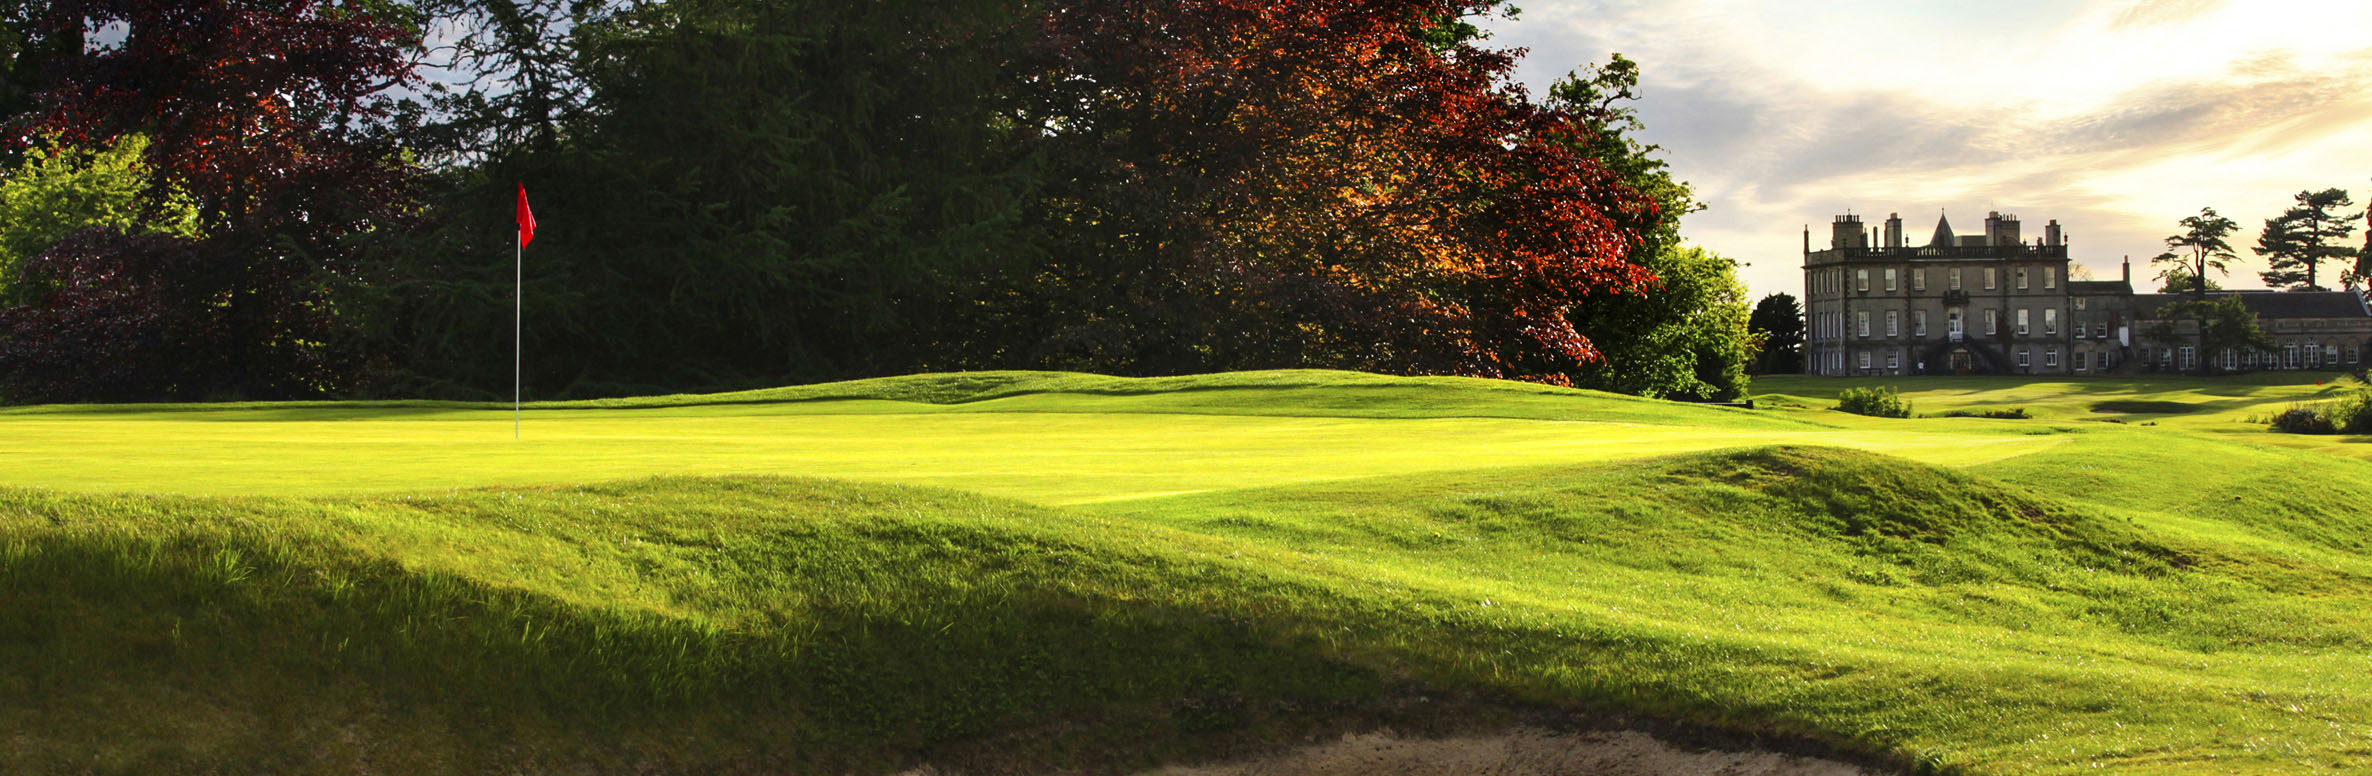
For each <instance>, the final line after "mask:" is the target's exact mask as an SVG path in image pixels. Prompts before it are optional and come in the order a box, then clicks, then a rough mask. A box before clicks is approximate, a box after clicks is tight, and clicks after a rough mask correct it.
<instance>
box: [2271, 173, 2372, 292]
mask: <svg viewBox="0 0 2372 776" xmlns="http://www.w3.org/2000/svg"><path fill="white" fill-rule="evenodd" d="M2297 200H2298V204H2297V205H2296V206H2294V207H2291V208H2290V209H2289V210H2287V211H2284V212H2283V213H2282V214H2281V215H2279V216H2276V217H2274V218H2268V219H2265V231H2264V232H2263V233H2262V234H2261V235H2260V236H2258V238H2257V247H2256V253H2257V255H2259V256H2263V257H2265V260H2266V261H2265V266H2266V269H2265V271H2264V272H2261V273H2258V277H2261V278H2263V279H2264V281H2265V284H2266V285H2268V286H2272V287H2275V288H2284V287H2287V288H2290V289H2293V290H2299V291H2324V290H2328V289H2325V288H2323V287H2322V286H2321V284H2319V283H2318V282H2316V281H2317V279H2318V278H2317V270H2319V269H2320V268H2321V267H2322V265H2323V262H2326V261H2329V262H2332V263H2336V264H2339V265H2340V266H2341V268H2342V270H2343V271H2347V270H2352V269H2353V268H2352V267H2348V266H2347V264H2346V262H2347V261H2348V260H2349V259H2351V258H2354V257H2355V256H2357V251H2355V250H2354V249H2352V248H2349V247H2347V246H2346V245H2344V244H2343V243H2344V242H2345V241H2346V240H2347V238H2348V237H2350V236H2353V235H2354V234H2355V220H2356V219H2357V218H2360V217H2362V216H2363V214H2362V213H2348V212H2345V211H2346V209H2347V208H2348V206H2350V205H2353V204H2355V203H2354V202H2353V201H2352V200H2350V199H2349V198H2348V196H2347V191H2346V190H2344V189H2324V190H2322V191H2301V192H2298V196H2297Z"/></svg>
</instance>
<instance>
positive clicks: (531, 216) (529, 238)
mask: <svg viewBox="0 0 2372 776" xmlns="http://www.w3.org/2000/svg"><path fill="white" fill-rule="evenodd" d="M531 242H535V211H533V210H529V209H527V184H524V183H521V184H519V247H521V248H525V247H527V244H528V243H531Z"/></svg>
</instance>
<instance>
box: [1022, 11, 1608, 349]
mask: <svg viewBox="0 0 2372 776" xmlns="http://www.w3.org/2000/svg"><path fill="white" fill-rule="evenodd" d="M1494 5H1496V2H1495V0H1295V1H1293V2H1275V1H1274V0H1083V1H1082V2H1072V3H1062V4H1058V5H1057V6H1056V7H1054V8H1053V9H1052V10H1049V11H1048V12H1046V14H1045V16H1044V18H1043V20H1042V25H1043V26H1042V29H1041V32H1040V35H1039V36H1038V38H1037V42H1036V44H1035V45H1034V47H1033V49H1032V50H1031V51H1030V52H1029V55H1028V57H1027V58H1026V59H1024V60H1023V62H1022V69H1023V73H1022V80H1021V84H1022V86H1021V99H1020V101H1019V103H1018V104H1017V105H1016V107H1015V109H1014V118H1015V120H1014V124H1015V126H1017V127H1019V128H1021V129H1020V131H1019V133H1018V139H1019V141H1020V142H1021V143H1022V144H1023V145H1024V146H1026V147H1028V148H1029V149H1030V150H1032V151H1034V152H1035V153H1038V154H1041V155H1042V156H1043V159H1044V160H1045V162H1046V163H1047V164H1048V165H1049V166H1050V169H1051V170H1053V174H1052V175H1050V176H1049V177H1050V179H1051V183H1050V189H1049V190H1048V191H1047V193H1046V199H1045V203H1046V205H1045V207H1044V209H1043V212H1042V222H1041V227H1042V228H1043V229H1044V230H1045V234H1047V235H1049V238H1048V243H1049V245H1050V246H1051V247H1050V249H1049V254H1050V255H1049V256H1048V259H1047V261H1046V262H1045V263H1044V264H1043V265H1041V266H1040V267H1038V268H1036V270H1035V276H1033V277H1031V278H1030V279H1029V280H1030V286H1029V287H1030V288H1033V289H1036V290H1035V292H1034V293H1036V294H1038V295H1040V296H1039V297H1038V298H1036V299H1034V300H1013V301H1010V302H1009V303H1008V304H1007V309H1008V311H1009V314H1010V315H1011V319H1009V321H1010V322H1011V323H1013V324H1016V325H1013V326H1011V330H1012V331H1015V332H1020V333H1022V334H1020V335H1019V336H1024V337H1031V338H1034V341H1032V342H1016V343H1015V344H1014V345H1013V346H1012V349H1011V350H1010V351H1009V352H1008V353H1006V354H1005V355H1006V356H1007V357H1008V358H1010V357H1011V356H1013V355H1017V354H1018V355H1022V356H1023V358H1022V359H1021V360H1025V361H1036V362H1038V363H1041V364H1046V365H1055V366H1063V365H1075V366H1089V367H1096V368H1106V369H1119V370H1124V371H1135V372H1152V373H1161V372H1189V371H1203V370H1212V369H1241V368H1260V367H1280V366H1329V367H1340V368H1352V369H1367V370H1375V371H1384V372H1396V373H1404V374H1467V375H1478V376H1489V377H1508V378H1520V379H1529V380H1538V381H1543V382H1557V383H1562V382H1565V381H1566V375H1567V374H1568V373H1569V372H1571V371H1572V370H1573V368H1574V367H1576V366H1577V365H1579V364H1581V363H1584V362H1587V361H1589V360H1591V359H1593V358H1595V356H1596V353H1595V351H1594V349H1593V348H1592V346H1591V344H1590V342H1589V340H1588V339H1587V338H1586V337H1584V336H1582V335H1581V334H1580V333H1578V332H1576V331H1575V330H1574V329H1573V327H1572V326H1571V325H1570V324H1569V323H1568V322H1567V321H1568V315H1567V313H1568V312H1569V311H1570V310H1572V309H1573V307H1574V306H1575V305H1578V304H1586V303H1587V302H1588V301H1589V300H1590V299H1591V298H1592V297H1594V296H1598V295H1604V294H1621V293H1636V292H1638V291H1640V290H1641V289H1643V288H1644V287H1645V285H1646V284H1647V283H1648V282H1649V281H1650V280H1651V279H1652V278H1651V276H1650V275H1649V274H1648V273H1647V272H1646V271H1645V270H1642V269H1641V268H1640V267H1639V266H1638V265H1636V264H1635V263H1633V262H1632V261H1630V260H1629V259H1630V253H1631V251H1632V250H1633V249H1634V248H1635V247H1636V246H1637V245H1638V244H1639V241H1640V234H1641V232H1642V230H1643V229H1646V228H1648V227H1649V226H1650V225H1651V224H1652V222H1653V219H1652V217H1651V216H1652V213H1653V209H1654V207H1655V204H1654V203H1653V202H1652V201H1650V200H1648V199H1647V198H1644V197H1642V196H1640V195H1639V194H1638V193H1637V192H1635V191H1632V190H1631V189H1629V188H1628V187H1627V186H1625V185H1624V184H1623V183H1622V181H1621V180H1620V179H1619V177H1618V176H1616V175H1614V174H1613V173H1611V172H1609V171H1608V170H1607V169H1606V167H1605V166H1604V165H1603V164H1601V163H1600V162H1599V160H1596V159H1593V158H1589V157H1588V156H1587V155H1585V154H1584V153H1583V152H1581V151H1578V150H1576V149H1578V148H1581V147H1583V146H1584V145H1586V144H1583V143H1579V142H1571V141H1572V139H1573V138H1574V137H1576V135H1577V133H1586V132H1587V131H1588V130H1587V129H1586V128H1585V127H1584V126H1583V124H1582V123H1581V122H1579V121H1577V120H1576V119H1577V117H1575V116H1573V115H1571V114H1567V113H1564V112H1560V111H1557V110H1552V109H1548V108H1544V107H1542V106H1539V105H1535V104H1533V103H1531V102H1530V101H1529V100H1527V99H1526V97H1525V95H1524V94H1523V93H1522V92H1521V90H1520V89H1518V88H1517V87H1515V86H1513V85H1512V83H1511V80H1510V73H1511V70H1512V68H1513V66H1514V64H1515V56H1514V55H1513V54H1511V53H1509V52H1504V51H1494V50H1488V49H1484V48H1480V47H1477V46H1475V45H1473V43H1472V38H1471V36H1467V35H1458V34H1455V30H1456V29H1457V27H1458V25H1459V24H1460V23H1461V22H1460V20H1462V19H1464V18H1467V17H1468V16H1469V15H1471V14H1475V13H1481V12H1485V11H1487V10H1489V9H1490V8H1491V7H1492V6H1494ZM1032 304H1034V305H1035V307H1032V306H1031V305H1032Z"/></svg>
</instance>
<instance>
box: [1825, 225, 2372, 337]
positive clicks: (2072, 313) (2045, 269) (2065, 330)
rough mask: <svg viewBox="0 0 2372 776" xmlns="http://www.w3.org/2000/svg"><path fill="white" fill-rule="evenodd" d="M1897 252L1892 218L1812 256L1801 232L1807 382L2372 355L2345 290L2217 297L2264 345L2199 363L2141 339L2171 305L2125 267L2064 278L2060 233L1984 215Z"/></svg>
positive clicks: (1840, 230)
mask: <svg viewBox="0 0 2372 776" xmlns="http://www.w3.org/2000/svg"><path fill="white" fill-rule="evenodd" d="M1908 242H1909V241H1908V240H1906V239H1905V236H1904V234H1903V222H1902V217H1901V216H1900V215H1899V214H1889V215H1888V216H1887V218H1886V221H1885V224H1884V226H1883V227H1882V228H1865V226H1864V224H1863V223H1862V221H1861V218H1860V217H1859V216H1854V215H1842V216H1837V217H1836V220H1835V221H1834V222H1833V223H1832V224H1831V225H1830V234H1829V247H1828V249H1827V250H1821V251H1814V250H1812V231H1811V229H1810V227H1806V228H1805V230H1804V318H1805V321H1804V332H1805V337H1804V371H1805V372H1806V373H1809V374H1816V375H1837V376H1848V375H1918V374H2021V375H2025V374H2031V375H2070V376H2076V375H2101V374H2112V373H2117V374H2126V373H2133V372H2139V371H2152V370H2159V369H2166V370H2179V369H2188V368H2195V367H2196V366H2197V359H2199V358H2210V359H2215V363H2216V365H2217V366H2225V365H2226V364H2229V366H2228V367H2226V368H2227V369H2228V370H2231V371H2240V370H2251V369H2323V368H2346V369H2361V368H2362V364H2363V363H2364V361H2363V359H2365V358H2367V357H2372V309H2368V308H2367V307H2366V305H2365V302H2364V299H2363V297H2361V296H2359V295H2357V294H2356V293H2354V292H2352V291H2337V292H2311V293H2300V292H2282V293H2275V292H2247V291H2243V292H2220V293H2219V295H2223V294H2237V295H2239V296H2241V297H2242V299H2243V300H2244V301H2245V302H2246V303H2247V304H2248V305H2249V309H2250V310H2251V311H2252V312H2255V313H2256V314H2257V316H2258V325H2259V326H2260V327H2262V328H2264V329H2265V330H2266V332H2267V333H2268V334H2269V335H2272V337H2273V338H2274V340H2275V346H2274V349H2273V350H2272V351H2268V352H2258V353H2239V352H2234V353H2215V354H2200V353H2193V352H2189V351H2191V350H2194V349H2195V348H2191V347H2189V346H2186V345H2183V344H2181V342H2180V341H2179V340H2182V339H2184V338H2185V337H2187V336H2189V335H2190V334H2192V333H2194V332H2193V330H2191V329H2189V328H2187V327H2188V326H2189V325H2190V324H2188V323H2187V322H2176V323H2173V326H2174V329H2175V334H2174V336H2172V337H2171V339H2172V340H2177V341H2168V342H2158V341H2155V340H2149V341H2145V340H2146V339H2147V338H2145V337H2144V336H2143V334H2144V333H2146V332H2161V333H2162V332H2163V331H2164V330H2165V329H2166V327H2163V326H2158V325H2157V324H2158V323H2159V322H2158V321H2156V320H2155V319H2153V318H2151V317H2150V316H2152V315H2153V314H2155V312H2156V311H2157V309H2158V308H2159V307H2160V306H2162V305H2164V304H2166V303H2168V302H2171V301H2175V300H2177V299H2180V298H2181V297H2180V296H2179V295H2166V294H2135V293H2134V289H2133V277H2132V275H2133V270H2132V265H2131V264H2129V263H2128V264H2126V265H2125V266H2124V270H2123V273H2122V274H2123V277H2122V278H2121V279H2119V280H2113V281H2093V280H2072V279H2070V278H2069V277H2068V271H2069V268H2070V264H2069V261H2068V253H2067V239H2066V237H2065V235H2064V234H2063V233H2062V232H2061V229H2060V226H2059V222H2057V221H2051V222H2049V223H2048V224H2045V225H2044V227H2043V234H2042V235H2041V236H2039V237H2036V238H2034V239H2033V240H2032V241H2031V242H2029V241H2027V240H2025V239H2024V237H2023V236H2022V235H2021V234H2020V224H2019V221H2018V217H2017V216H2014V215H2006V214H2003V213H1999V212H1995V213H1988V214H1986V216H1985V224H1984V232H1983V233H1982V234H1974V235H1959V234H1955V233H1954V232H1953V231H1952V224H1951V221H1950V219H1949V218H1947V217H1944V216H1941V215H1939V216H1938V217H1937V219H1936V226H1935V230H1934V232H1933V233H1932V234H1931V235H1930V236H1929V238H1928V240H1927V242H1926V243H1925V244H1924V245H1919V246H1915V247H1914V246H1912V245H1909V244H1908ZM2285 348H2287V349H2289V350H2295V351H2297V353H2298V355H2297V357H2296V358H2290V357H2288V356H2286V355H2285V354H2284V353H2285V350H2284V349H2285ZM2185 364H2188V365H2190V366H2187V367H2186V366H2185Z"/></svg>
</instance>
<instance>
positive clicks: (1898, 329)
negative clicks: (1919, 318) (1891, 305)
mask: <svg viewBox="0 0 2372 776" xmlns="http://www.w3.org/2000/svg"><path fill="white" fill-rule="evenodd" d="M1902 335H1903V330H1902V313H1899V312H1896V311H1893V310H1888V311H1886V336H1889V337H1900V336H1902Z"/></svg>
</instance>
